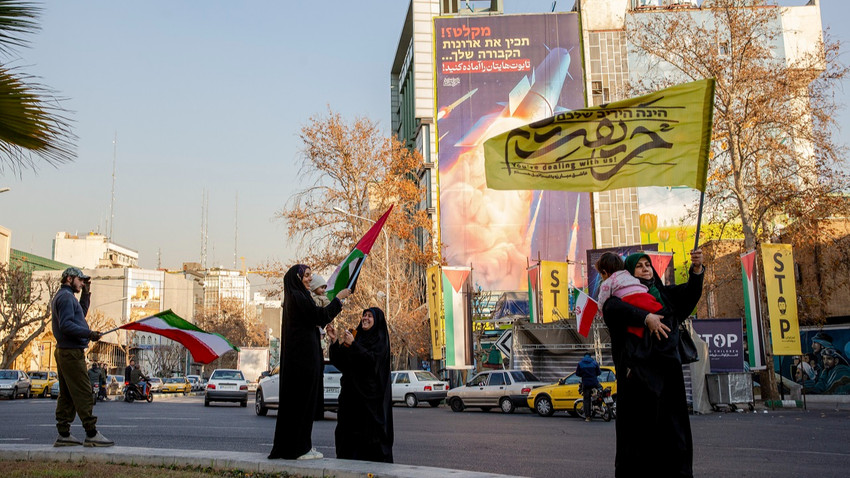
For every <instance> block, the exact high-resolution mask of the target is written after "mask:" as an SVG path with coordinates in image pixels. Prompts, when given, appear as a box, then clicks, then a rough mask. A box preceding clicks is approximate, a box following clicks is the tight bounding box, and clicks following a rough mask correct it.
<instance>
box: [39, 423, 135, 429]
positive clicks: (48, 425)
mask: <svg viewBox="0 0 850 478" xmlns="http://www.w3.org/2000/svg"><path fill="white" fill-rule="evenodd" d="M32 426H35V427H55V426H56V424H55V423H48V424H47V425H44V424H39V425H32ZM97 427H98V428H139V426H138V425H101V424H98V425H97Z"/></svg>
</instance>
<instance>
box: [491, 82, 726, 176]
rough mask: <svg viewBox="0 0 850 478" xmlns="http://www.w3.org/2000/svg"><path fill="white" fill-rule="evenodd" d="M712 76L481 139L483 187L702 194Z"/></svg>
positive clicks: (712, 84) (706, 155) (712, 93)
mask: <svg viewBox="0 0 850 478" xmlns="http://www.w3.org/2000/svg"><path fill="white" fill-rule="evenodd" d="M713 112H714V79H707V80H700V81H695V82H692V83H685V84H682V85H676V86H673V87H670V88H666V89H663V90H660V91H657V92H655V93H651V94H648V95H644V96H639V97H637V98H631V99H628V100H624V101H617V102H614V103H608V104H606V105H601V106H595V107H592V108H585V109H581V110H573V111H568V112H565V113H560V114H558V115H556V116H553V117H551V118H547V119H544V120H540V121H537V122H534V123H531V124H528V125H525V126H521V127H519V128H516V129H513V130H511V131H508V132H506V133H502V134H500V135H498V136H494V137H492V138H490V139H488V140H487V141H485V142H484V165H485V170H486V176H487V187H489V188H491V189H525V190H529V189H546V190H561V191H605V190H608V189H620V188H629V187H638V186H687V187H690V188H693V189H699V190H700V191H705V181H706V176H707V174H708V152H709V146H710V142H711V124H712V115H713Z"/></svg>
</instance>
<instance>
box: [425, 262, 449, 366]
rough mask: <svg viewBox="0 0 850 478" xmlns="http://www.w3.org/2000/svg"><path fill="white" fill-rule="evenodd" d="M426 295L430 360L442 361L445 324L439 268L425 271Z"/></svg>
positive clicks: (441, 276) (441, 278)
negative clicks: (429, 325)
mask: <svg viewBox="0 0 850 478" xmlns="http://www.w3.org/2000/svg"><path fill="white" fill-rule="evenodd" d="M425 277H426V281H427V284H426V293H427V294H428V297H427V301H428V320H429V322H430V324H431V358H432V359H434V360H442V359H443V346H444V345H445V335H444V334H443V331H444V330H445V324H444V323H443V274H442V272H441V271H440V266H431V267H429V268H428V270H427V271H425Z"/></svg>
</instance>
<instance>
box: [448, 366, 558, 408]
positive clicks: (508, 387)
mask: <svg viewBox="0 0 850 478" xmlns="http://www.w3.org/2000/svg"><path fill="white" fill-rule="evenodd" d="M543 385H547V383H546V382H541V381H540V380H539V379H538V378H537V377H535V376H534V374H533V373H531V372H528V371H526V370H493V371H486V372H481V373H478V374H476V375H475V376H474V377H472V378H471V379H470V380H469V381H468V382H466V384H465V385H461V386H460V387H455V388H453V389H451V390H449V393H448V394H447V398H446V403H448V404H449V406H451V407H452V411H455V412H462V411H463V409H464V408H468V407H477V408H480V409H481V410H484V411H485V412H488V411H490V409H492V408H495V407H499V408H501V409H502V411H503V412H505V413H513V412H514V410H516V408H517V407H525V408H528V400H527V399H528V394H529V393H531V390H532V389H534V388H537V387H542V386H543Z"/></svg>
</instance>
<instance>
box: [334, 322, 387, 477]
mask: <svg viewBox="0 0 850 478" xmlns="http://www.w3.org/2000/svg"><path fill="white" fill-rule="evenodd" d="M325 330H326V331H327V333H328V337H329V338H330V339H331V340H332V341H333V343H332V344H331V346H330V359H331V363H333V364H334V365H335V366H336V367H337V368H338V369H339V370H340V371H341V372H342V379H340V383H341V386H342V390H341V391H340V394H339V413H338V414H337V425H336V433H335V436H336V457H337V458H342V459H347V460H365V461H379V462H386V463H392V462H393V410H392V401H391V400H392V393H391V392H392V389H391V385H390V337H389V333H388V332H387V320H386V318H384V311H382V310H381V309H379V308H377V307H372V308H371V309H366V310H364V311H363V318H362V319H361V320H360V325H358V326H357V330H355V331H354V333H351V332H350V331H345V333H344V334H343V335H342V336H341V337H339V342H337V341H336V339H337V334H336V332H335V331H334V330H333V327H331V326H328V327H326V329H325Z"/></svg>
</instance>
